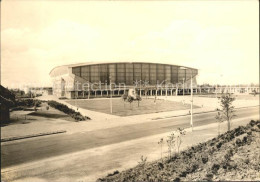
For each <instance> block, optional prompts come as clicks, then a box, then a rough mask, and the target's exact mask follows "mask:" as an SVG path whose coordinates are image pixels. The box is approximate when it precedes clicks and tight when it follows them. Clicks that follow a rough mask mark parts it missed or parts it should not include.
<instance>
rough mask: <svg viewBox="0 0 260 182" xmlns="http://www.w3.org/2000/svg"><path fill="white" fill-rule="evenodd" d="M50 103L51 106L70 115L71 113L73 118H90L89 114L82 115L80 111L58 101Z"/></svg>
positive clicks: (80, 119)
mask: <svg viewBox="0 0 260 182" xmlns="http://www.w3.org/2000/svg"><path fill="white" fill-rule="evenodd" d="M48 105H49V106H51V107H54V108H55V109H58V110H60V111H62V112H64V113H66V114H68V115H70V116H71V117H72V118H74V119H75V120H76V121H85V120H87V119H90V118H89V117H87V116H83V115H81V114H80V113H79V112H76V111H75V110H73V109H70V108H69V107H68V106H66V105H64V104H61V103H59V102H56V101H48Z"/></svg>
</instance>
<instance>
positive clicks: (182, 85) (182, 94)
mask: <svg viewBox="0 0 260 182" xmlns="http://www.w3.org/2000/svg"><path fill="white" fill-rule="evenodd" d="M182 81H183V85H182V86H183V89H182V95H183V96H184V78H182Z"/></svg>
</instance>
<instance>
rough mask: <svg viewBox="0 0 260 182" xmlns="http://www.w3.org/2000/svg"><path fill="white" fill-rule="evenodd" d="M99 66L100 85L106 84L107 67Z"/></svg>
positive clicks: (104, 65) (105, 65)
mask: <svg viewBox="0 0 260 182" xmlns="http://www.w3.org/2000/svg"><path fill="white" fill-rule="evenodd" d="M99 66H100V67H99V70H100V81H101V83H108V65H107V64H101V65H99Z"/></svg>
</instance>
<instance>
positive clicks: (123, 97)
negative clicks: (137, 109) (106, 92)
mask: <svg viewBox="0 0 260 182" xmlns="http://www.w3.org/2000/svg"><path fill="white" fill-rule="evenodd" d="M121 98H122V100H123V101H124V108H125V102H126V101H127V94H124V95H122V97H121Z"/></svg>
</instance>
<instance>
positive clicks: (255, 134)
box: [97, 121, 260, 182]
mask: <svg viewBox="0 0 260 182" xmlns="http://www.w3.org/2000/svg"><path fill="white" fill-rule="evenodd" d="M259 135H260V121H251V122H250V123H249V124H248V125H247V126H245V127H244V126H240V127H238V128H236V129H234V130H231V131H229V132H226V133H224V134H222V135H220V136H218V137H216V138H213V139H212V140H209V141H207V142H204V143H200V144H199V145H196V146H193V147H190V148H188V149H187V150H185V151H182V152H181V153H180V154H175V155H173V156H172V157H171V158H163V160H161V159H160V160H158V161H154V162H149V163H148V162H146V163H144V164H143V165H140V164H139V165H138V166H136V167H134V168H131V169H128V170H125V171H122V172H119V173H118V172H117V173H114V174H110V175H108V176H107V177H104V178H99V179H98V180H97V181H99V182H100V181H226V180H232V181H237V180H238V181H241V180H246V181H250V180H255V181H257V180H258V181H259V180H260V175H259V171H260V166H259V163H260V158H259V155H260V140H259Z"/></svg>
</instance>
